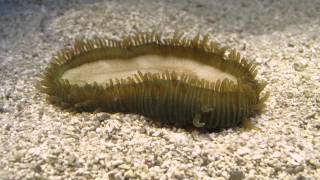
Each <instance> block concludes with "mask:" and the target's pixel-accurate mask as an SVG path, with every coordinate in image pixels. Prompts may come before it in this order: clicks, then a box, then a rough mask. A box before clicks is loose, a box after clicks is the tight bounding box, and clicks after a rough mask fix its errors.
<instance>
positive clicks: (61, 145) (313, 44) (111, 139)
mask: <svg viewBox="0 0 320 180" xmlns="http://www.w3.org/2000/svg"><path fill="white" fill-rule="evenodd" d="M18 2H20V3H18ZM41 2H43V3H44V4H41ZM50 2H54V3H48V2H47V1H32V0H26V1H18V0H11V1H8V0H5V1H0V143H1V144H0V179H27V178H30V179H35V178H48V179H67V178H70V179H108V178H109V179H124V178H125V177H126V178H131V179H152V178H154V179H195V178H198V179H228V178H230V179H242V178H246V179H319V178H320V110H319V109H320V105H319V104H320V90H319V89H320V1H318V0H308V1H300V0H282V1H272V0H269V1H267V0H266V1H258V0H257V1H247V0H239V1H236V0H234V1H231V0H226V1H218V0H215V1H209V0H207V1H205V0H203V1H196V0H190V1H186V2H184V1H183V2H182V1H173V0H167V1H160V0H158V1H132V0H127V1H122V0H120V1H110V2H100V1H98V0H97V1H93V0H82V1H81V2H80V3H77V4H73V3H71V2H69V3H62V1H50ZM153 29H156V30H158V31H161V32H164V34H170V33H171V32H173V31H174V30H176V29H177V30H181V31H185V32H186V35H187V36H194V35H195V34H197V33H198V32H200V33H201V34H204V33H210V34H211V35H212V36H211V39H213V40H216V41H218V42H220V43H222V44H224V45H228V46H230V47H233V48H236V49H239V50H241V53H242V54H244V55H246V56H247V57H249V58H250V59H253V61H254V62H256V63H258V64H259V69H260V71H259V74H258V78H259V80H265V81H267V82H268V86H267V88H266V90H267V91H270V92H271V97H270V99H269V100H268V102H267V111H266V112H265V113H264V114H263V115H261V116H259V117H256V118H253V119H252V120H253V121H254V122H255V124H256V126H258V127H259V128H261V129H262V131H259V132H258V131H243V129H242V128H234V129H229V130H226V131H223V132H220V133H211V134H208V133H199V132H197V131H194V132H188V131H185V130H183V129H177V128H173V127H170V126H165V125H161V124H159V123H155V122H149V121H147V120H146V118H143V117H141V116H137V115H124V114H113V115H109V114H107V113H98V114H89V113H83V114H76V115H74V114H70V113H67V112H63V111H61V110H60V109H59V108H56V107H54V106H52V105H49V104H47V103H45V101H44V95H43V94H40V93H39V92H38V91H37V90H35V88H34V86H33V85H34V82H35V79H36V76H37V75H38V74H39V73H40V72H43V70H44V68H45V67H46V66H47V65H48V63H49V61H50V58H51V56H52V54H54V53H55V52H56V51H57V50H58V49H60V48H62V47H63V46H64V45H70V43H72V40H73V39H74V38H75V37H78V36H85V37H92V36H95V35H97V36H107V37H111V38H115V39H117V38H119V37H121V36H122V35H126V34H133V33H135V32H137V31H139V30H142V31H150V30H153Z"/></svg>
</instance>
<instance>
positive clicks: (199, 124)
mask: <svg viewBox="0 0 320 180" xmlns="http://www.w3.org/2000/svg"><path fill="white" fill-rule="evenodd" d="M200 120H201V113H197V114H196V115H195V116H194V118H193V120H192V124H193V125H194V127H197V128H201V127H203V126H205V125H206V123H204V122H200Z"/></svg>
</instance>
